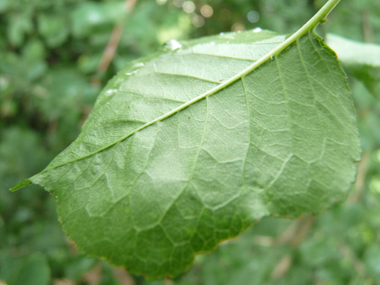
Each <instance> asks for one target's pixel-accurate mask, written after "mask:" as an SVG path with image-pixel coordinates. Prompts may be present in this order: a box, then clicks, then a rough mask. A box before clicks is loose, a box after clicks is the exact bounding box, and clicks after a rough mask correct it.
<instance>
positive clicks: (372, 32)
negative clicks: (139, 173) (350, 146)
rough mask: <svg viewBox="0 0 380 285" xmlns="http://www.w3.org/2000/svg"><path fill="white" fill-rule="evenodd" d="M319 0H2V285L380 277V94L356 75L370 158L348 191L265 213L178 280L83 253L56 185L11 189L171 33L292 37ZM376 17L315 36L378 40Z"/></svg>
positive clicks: (351, 5) (341, 14)
mask: <svg viewBox="0 0 380 285" xmlns="http://www.w3.org/2000/svg"><path fill="white" fill-rule="evenodd" d="M324 2H325V0H293V1H291V0H224V1H222V0H209V1H198V0H194V1H184V0H155V1H154V0H139V1H137V2H136V1H133V0H130V1H126V2H125V1H123V0H98V1H96V0H92V1H90V0H56V1H50V0H0V280H1V281H0V284H8V285H13V284H23V285H25V284H26V285H28V284H36V285H44V284H55V285H66V284H67V285H69V284H104V285H108V284H157V285H158V284H166V285H167V284H189V285H190V284H207V285H212V284H238V285H239V284H292V285H294V284H368V285H370V284H380V102H379V98H380V94H379V93H380V90H377V92H378V94H374V93H376V90H371V91H372V93H371V92H370V91H369V90H368V89H367V88H366V85H364V84H363V83H362V82H361V81H360V80H359V79H356V78H355V77H354V76H352V75H351V74H350V73H349V70H348V77H349V81H350V85H351V88H352V91H353V97H354V100H355V105H356V107H357V112H358V120H359V123H358V125H359V129H360V134H361V140H362V147H363V159H362V161H361V162H360V164H359V171H358V178H357V182H356V184H355V185H354V186H353V188H352V191H351V193H350V195H349V197H348V200H347V201H346V202H344V203H341V204H337V205H335V206H334V207H332V208H331V209H329V210H327V211H325V212H323V213H322V214H321V215H320V216H318V217H304V218H301V219H299V220H297V221H288V220H275V219H271V218H266V219H264V220H263V221H261V222H259V223H257V224H256V225H255V226H254V227H252V228H250V229H249V230H247V231H246V232H245V233H243V234H242V235H241V236H240V237H238V238H236V239H234V240H231V241H228V242H226V243H224V244H222V245H221V246H220V247H219V248H218V249H217V250H216V251H214V252H213V253H211V254H208V255H201V256H198V257H197V258H196V260H195V264H194V266H193V267H192V268H191V269H190V271H189V272H187V273H185V274H184V275H183V276H180V277H179V278H177V279H176V280H164V281H157V282H148V281H145V280H144V278H142V277H134V276H129V275H128V274H127V273H126V272H125V271H124V270H122V269H117V268H113V267H112V266H110V265H109V264H107V263H106V262H103V261H98V260H95V259H87V258H86V257H85V256H83V255H80V254H78V253H77V252H76V250H75V246H73V244H72V243H70V242H69V241H67V239H66V237H65V235H64V233H63V232H62V230H61V227H60V224H59V223H58V221H57V216H56V212H55V204H54V199H52V198H51V197H49V195H48V193H47V192H45V191H42V189H40V187H37V186H31V187H29V188H28V189H26V190H24V191H19V192H16V193H10V192H9V191H8V189H9V188H10V187H11V186H13V185H15V184H16V183H17V182H19V181H20V180H21V179H24V178H25V177H29V176H31V175H33V174H35V173H37V172H39V171H41V170H42V169H43V168H44V167H45V166H46V165H47V164H48V162H49V161H50V160H51V159H52V158H53V157H54V156H55V155H57V154H58V153H59V152H60V151H62V150H63V149H64V148H65V147H66V146H67V145H68V144H69V143H70V142H72V141H73V140H74V139H75V138H76V136H77V135H78V134H79V131H80V127H81V125H82V123H83V121H84V120H85V118H86V117H87V115H88V114H89V112H90V111H91V107H92V105H93V104H94V102H95V100H96V96H97V94H98V93H99V91H100V89H101V88H102V87H103V86H104V85H105V83H106V82H107V81H108V80H109V79H110V78H111V77H112V75H113V74H115V73H116V72H117V71H118V70H119V69H120V68H121V67H122V66H124V65H125V64H126V63H127V62H128V61H130V60H132V59H135V58H137V57H140V56H143V55H147V54H149V53H152V52H154V51H155V50H157V49H158V48H160V47H162V45H163V44H164V43H165V41H167V40H170V39H173V38H176V39H179V40H184V39H189V38H194V37H199V36H204V35H210V34H217V33H220V32H225V31H231V30H232V31H238V30H245V29H253V28H256V27H261V28H263V29H270V30H274V31H278V32H281V33H291V32H294V31H295V30H296V29H297V28H299V27H300V26H301V25H302V24H304V23H305V22H306V21H307V20H308V19H309V18H310V17H311V16H312V15H313V14H314V13H315V12H316V11H317V10H318V9H319V8H320V7H321V6H322V5H323V4H324ZM379 15H380V2H379V1H372V0H343V1H342V3H340V5H339V6H338V7H337V8H336V9H335V10H334V12H333V13H332V14H331V15H330V17H329V21H328V23H327V24H325V25H323V26H321V27H320V28H319V32H320V33H321V34H325V33H327V32H329V33H335V34H337V35H340V36H344V37H347V38H349V39H352V40H357V41H361V42H368V43H375V44H380V16H379ZM106 47H107V48H106ZM116 47H117V51H116V52H114V51H115V49H116ZM374 70H375V71H373V72H377V75H376V76H377V78H380V77H379V69H375V68H374ZM357 74H358V72H357V70H356V71H355V75H357ZM376 76H375V78H376ZM357 78H361V77H360V76H357Z"/></svg>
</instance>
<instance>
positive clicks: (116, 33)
mask: <svg viewBox="0 0 380 285" xmlns="http://www.w3.org/2000/svg"><path fill="white" fill-rule="evenodd" d="M136 2H137V0H126V3H125V4H126V9H125V12H126V15H128V14H131V13H132V11H133V9H134V7H135V5H136ZM125 21H126V17H124V18H123V20H122V21H120V22H119V23H117V24H116V25H115V27H114V28H113V30H112V33H111V36H110V39H109V41H108V44H107V46H106V48H105V49H104V52H103V56H102V59H101V60H100V62H99V65H98V74H97V77H96V78H95V80H94V81H93V83H94V84H95V85H100V78H101V77H102V75H103V74H104V73H105V72H106V71H107V69H108V67H109V65H110V64H111V62H112V60H113V58H114V56H115V54H116V50H117V47H118V45H119V42H120V38H121V36H122V34H123V28H124V24H125Z"/></svg>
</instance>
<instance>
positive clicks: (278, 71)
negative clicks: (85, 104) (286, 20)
mask: <svg viewBox="0 0 380 285" xmlns="http://www.w3.org/2000/svg"><path fill="white" fill-rule="evenodd" d="M286 38H287V37H286V36H284V35H278V34H276V33H273V32H269V31H261V32H258V33H255V32H253V31H247V32H243V33H227V34H223V35H219V36H213V37H207V38H202V39H199V40H193V41H188V42H182V43H180V44H178V43H176V42H175V43H174V45H173V43H171V45H170V44H169V46H168V47H167V48H166V49H164V50H162V51H160V52H158V53H157V54H155V55H152V56H150V57H148V58H143V59H141V60H139V61H134V62H132V63H131V64H129V65H128V66H127V67H126V68H125V69H123V70H122V71H120V73H119V74H118V75H116V76H115V77H114V78H113V79H112V80H111V81H110V82H109V84H108V85H107V86H106V88H105V89H104V90H103V91H102V93H101V94H100V96H99V98H98V100H97V102H96V105H95V107H94V109H93V111H92V113H91V114H90V116H89V118H88V120H87V121H86V123H85V124H84V126H83V130H82V133H81V134H80V136H79V137H78V139H77V140H76V141H75V142H74V143H73V144H71V145H70V146H69V147H68V148H67V149H66V150H65V151H63V152H62V153H61V154H60V155H58V156H57V157H56V158H55V159H54V160H53V161H52V162H51V164H50V165H49V166H48V167H47V168H46V169H45V170H44V171H43V172H41V173H40V174H37V175H36V176H33V177H31V178H30V181H32V182H33V183H37V184H40V185H42V186H44V187H46V189H47V190H48V191H49V192H51V193H52V194H53V195H54V196H55V197H56V199H57V203H58V204H59V206H58V213H59V216H60V220H61V221H62V223H63V228H64V230H65V231H66V232H67V233H68V235H69V238H70V239H72V240H73V241H75V243H76V244H77V246H78V248H79V249H80V250H82V251H84V252H86V253H87V254H90V255H92V256H99V257H104V258H106V259H107V260H109V261H111V262H112V263H113V264H115V265H120V266H124V267H126V268H127V269H128V270H129V271H130V272H131V273H134V274H144V275H146V276H147V277H149V278H163V277H164V276H165V275H170V276H176V275H178V274H180V273H181V272H183V271H184V270H186V269H187V268H188V267H189V266H190V265H191V263H192V261H193V258H194V255H195V254H196V253H199V252H205V251H209V250H212V249H213V248H214V247H215V246H216V245H218V244H219V243H220V242H222V241H223V240H226V239H228V238H231V237H234V236H236V235H237V234H239V233H240V232H241V231H242V230H244V229H246V228H247V227H248V226H250V225H251V224H252V223H253V222H254V221H255V220H257V219H260V218H262V217H264V216H268V215H273V216H278V217H297V216H299V215H303V214H307V213H310V212H311V213H318V212H319V211H320V210H321V209H322V208H324V207H327V206H330V205H332V204H333V203H334V202H336V201H341V200H342V199H344V198H345V196H346V193H347V191H348V189H349V188H350V185H351V183H352V182H353V180H354V176H355V173H356V166H355V160H358V159H359V158H360V149H359V140H358V132H357V127H356V123H355V121H356V118H355V111H354V108H353V103H352V99H351V95H350V91H349V88H348V86H347V82H346V79H345V74H344V73H343V72H342V70H341V68H340V66H339V64H338V62H337V60H336V58H335V53H334V52H333V51H332V50H331V49H329V48H328V47H327V46H326V45H325V44H324V43H323V42H322V40H321V38H319V37H318V36H317V35H316V34H315V33H314V32H312V31H310V32H308V33H306V34H305V35H303V36H302V37H300V38H299V39H297V40H296V41H295V42H293V43H291V45H290V46H288V47H287V48H286V49H284V50H282V51H281V52H279V53H277V54H274V56H273V57H272V58H269V59H268V60H266V61H265V62H263V63H262V64H260V65H258V66H256V67H255V68H253V69H252V70H249V68H250V66H252V65H253V64H255V62H256V61H257V60H260V59H261V58H263V57H264V56H265V55H267V54H268V53H270V52H271V51H272V50H275V49H276V47H278V46H279V45H280V44H281V43H283V42H284V41H285V40H286ZM179 46H181V47H179ZM242 70H249V72H246V73H245V74H243V75H242V76H240V77H239V78H237V79H233V78H234V76H236V75H237V74H239V73H241V71H242ZM232 79H233V80H232ZM220 84H224V85H223V86H224V87H223V88H219V89H218V86H220Z"/></svg>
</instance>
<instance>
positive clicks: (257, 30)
mask: <svg viewBox="0 0 380 285" xmlns="http://www.w3.org/2000/svg"><path fill="white" fill-rule="evenodd" d="M262 30H263V29H262V28H260V27H257V28H254V29H253V32H254V33H260V32H261V31H262Z"/></svg>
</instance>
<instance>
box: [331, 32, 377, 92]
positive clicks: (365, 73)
mask: <svg viewBox="0 0 380 285" xmlns="http://www.w3.org/2000/svg"><path fill="white" fill-rule="evenodd" d="M327 42H328V44H329V45H330V46H331V47H332V48H333V49H334V50H335V51H336V52H337V53H338V55H339V59H340V60H341V61H342V62H343V63H344V64H345V66H346V67H347V68H348V70H349V71H350V72H351V73H352V74H353V75H354V76H356V77H358V78H359V79H360V80H361V81H362V82H364V83H365V85H366V86H367V88H368V89H369V90H370V91H371V93H372V94H373V95H374V96H376V97H378V98H380V45H376V44H368V43H367V44H366V43H359V42H355V41H352V40H348V39H345V38H343V37H340V36H337V35H334V34H329V35H328V37H327Z"/></svg>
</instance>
